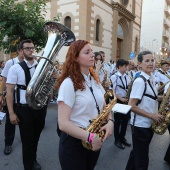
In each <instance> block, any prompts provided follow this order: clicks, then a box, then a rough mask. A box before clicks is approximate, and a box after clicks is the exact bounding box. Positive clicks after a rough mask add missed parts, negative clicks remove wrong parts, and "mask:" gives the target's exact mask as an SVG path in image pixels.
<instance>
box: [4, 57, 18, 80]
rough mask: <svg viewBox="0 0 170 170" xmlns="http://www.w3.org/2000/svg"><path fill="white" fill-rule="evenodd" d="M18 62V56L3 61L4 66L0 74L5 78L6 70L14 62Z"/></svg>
mask: <svg viewBox="0 0 170 170" xmlns="http://www.w3.org/2000/svg"><path fill="white" fill-rule="evenodd" d="M19 62H20V61H19V59H18V57H15V58H13V59H10V60H8V61H7V62H6V63H5V67H4V69H3V70H2V73H1V76H3V77H6V78H7V76H8V71H9V69H10V68H11V66H13V65H14V64H17V63H19Z"/></svg>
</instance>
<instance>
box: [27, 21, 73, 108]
mask: <svg viewBox="0 0 170 170" xmlns="http://www.w3.org/2000/svg"><path fill="white" fill-rule="evenodd" d="M44 31H45V32H46V33H48V40H47V43H46V46H45V48H44V52H43V56H42V57H40V58H41V59H40V62H39V64H38V65H37V67H36V70H35V72H34V75H33V77H32V78H31V80H30V82H29V84H28V87H27V91H26V100H27V103H28V105H29V106H30V107H31V108H33V109H36V110H38V109H41V108H43V107H44V106H45V105H46V104H47V101H48V98H49V95H50V93H51V89H53V87H54V85H55V83H56V80H55V79H53V78H52V74H53V72H54V71H55V70H56V68H55V66H54V63H53V62H54V60H55V58H56V56H57V54H58V52H59V51H60V49H61V48H62V47H63V46H69V45H70V44H71V43H72V42H73V41H75V35H74V34H73V32H72V31H71V30H70V29H69V28H67V27H66V26H64V25H62V24H61V23H58V22H51V21H50V22H47V23H45V25H44Z"/></svg>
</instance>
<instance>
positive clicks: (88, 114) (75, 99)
mask: <svg viewBox="0 0 170 170" xmlns="http://www.w3.org/2000/svg"><path fill="white" fill-rule="evenodd" d="M83 76H84V79H85V90H83V91H81V90H77V91H75V89H74V86H73V82H72V80H71V78H66V79H65V80H64V81H63V82H62V84H61V86H60V88H59V93H58V99H57V102H59V101H63V102H64V103H65V104H66V105H68V106H69V107H71V116H70V120H71V121H72V122H73V123H74V124H75V125H77V126H79V127H82V128H87V126H88V125H89V120H92V119H94V118H96V117H97V116H98V110H97V108H96V102H95V100H94V97H93V95H92V92H91V91H90V88H89V87H90V86H91V87H92V89H93V93H94V96H95V98H96V101H97V104H98V106H99V109H100V113H101V112H102V110H103V106H104V103H105V100H104V94H105V90H104V89H103V87H102V86H101V84H98V83H97V82H96V81H95V80H94V79H93V77H92V76H90V74H89V75H88V76H86V75H85V74H83ZM90 77H91V79H90ZM62 114H65V113H62Z"/></svg>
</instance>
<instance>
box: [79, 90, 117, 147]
mask: <svg viewBox="0 0 170 170" xmlns="http://www.w3.org/2000/svg"><path fill="white" fill-rule="evenodd" d="M113 93H114V92H113ZM116 101H117V98H116V95H115V93H114V99H112V100H111V102H110V103H109V104H108V105H106V107H105V109H104V110H103V111H102V113H100V114H99V115H98V117H97V118H96V119H93V120H91V121H90V122H91V123H90V125H89V126H88V127H87V129H86V131H88V132H90V133H96V134H98V135H99V137H100V138H101V139H103V138H104V135H105V131H101V132H99V131H100V128H101V127H102V126H103V125H105V124H106V123H107V122H108V116H109V114H110V112H111V110H112V108H113V106H114V105H115V104H116ZM82 144H83V146H84V147H85V148H86V149H92V145H91V143H88V142H86V141H82Z"/></svg>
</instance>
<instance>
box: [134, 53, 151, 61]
mask: <svg viewBox="0 0 170 170" xmlns="http://www.w3.org/2000/svg"><path fill="white" fill-rule="evenodd" d="M147 54H152V53H151V52H150V51H142V52H141V53H139V55H138V57H137V59H138V62H142V61H143V56H144V55H147Z"/></svg>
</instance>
